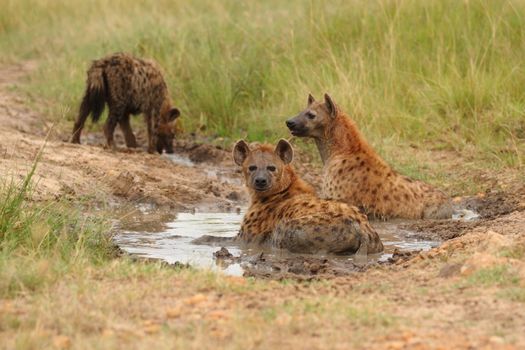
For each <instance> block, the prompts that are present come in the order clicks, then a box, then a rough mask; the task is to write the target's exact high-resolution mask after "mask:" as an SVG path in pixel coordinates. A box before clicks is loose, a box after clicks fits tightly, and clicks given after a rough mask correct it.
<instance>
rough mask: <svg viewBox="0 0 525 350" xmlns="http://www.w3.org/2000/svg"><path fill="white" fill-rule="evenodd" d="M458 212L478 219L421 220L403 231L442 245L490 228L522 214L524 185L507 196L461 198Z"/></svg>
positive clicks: (495, 193)
mask: <svg viewBox="0 0 525 350" xmlns="http://www.w3.org/2000/svg"><path fill="white" fill-rule="evenodd" d="M456 206H457V207H458V208H465V209H469V210H473V211H475V212H476V213H477V214H479V218H478V219H475V220H472V221H462V220H423V221H415V222H412V223H408V224H405V225H403V226H402V227H403V228H404V229H407V230H411V231H415V232H417V237H419V238H421V239H430V240H441V241H446V240H449V239H453V238H456V237H460V236H462V235H464V234H465V233H467V232H469V231H471V230H473V229H475V228H477V227H484V226H487V225H489V224H490V222H491V221H493V220H495V219H497V218H498V217H501V216H504V215H507V214H510V213H512V212H523V211H525V185H523V184H516V185H515V186H514V187H513V188H512V189H511V192H503V191H487V192H486V193H483V194H479V195H477V196H471V197H465V198H461V199H460V200H457V201H456Z"/></svg>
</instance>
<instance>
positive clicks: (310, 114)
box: [306, 112, 315, 119]
mask: <svg viewBox="0 0 525 350" xmlns="http://www.w3.org/2000/svg"><path fill="white" fill-rule="evenodd" d="M306 117H307V118H308V119H314V118H315V114H313V113H312V112H308V113H306Z"/></svg>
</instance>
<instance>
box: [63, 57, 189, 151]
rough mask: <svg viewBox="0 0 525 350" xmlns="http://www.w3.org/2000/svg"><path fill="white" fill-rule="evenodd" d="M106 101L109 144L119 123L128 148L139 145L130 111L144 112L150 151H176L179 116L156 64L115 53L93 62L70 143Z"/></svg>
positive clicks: (95, 115) (98, 115) (94, 118)
mask: <svg viewBox="0 0 525 350" xmlns="http://www.w3.org/2000/svg"><path fill="white" fill-rule="evenodd" d="M106 103H107V105H108V107H109V115H108V119H107V121H106V124H105V125H104V134H105V136H106V140H107V145H108V147H110V148H115V144H114V141H113V133H114V132H115V127H116V126H117V124H119V125H120V128H121V129H122V132H123V133H124V138H125V140H126V146H127V147H137V141H136V140H135V135H133V131H132V130H131V125H130V121H129V118H130V114H133V115H135V114H139V113H143V114H144V117H145V120H146V124H147V128H148V152H149V153H153V152H155V150H157V152H159V153H162V151H163V150H166V152H167V153H173V138H174V135H175V133H174V127H175V126H174V123H173V122H174V120H175V119H176V118H177V117H178V116H179V115H180V112H179V110H178V109H177V108H172V105H171V101H170V97H169V92H168V87H167V85H166V82H165V81H164V78H163V77H162V73H161V71H160V69H159V68H158V66H157V64H156V63H155V62H153V61H149V60H142V59H139V58H136V57H133V56H131V55H129V54H125V53H116V54H113V55H111V56H108V57H104V58H102V59H99V60H96V61H94V62H93V64H92V65H91V67H90V68H89V70H88V72H87V82H86V91H85V93H84V98H83V99H82V104H81V105H80V110H79V113H78V118H77V121H76V122H75V126H74V128H73V136H72V138H71V142H73V143H80V133H81V132H82V128H83V127H84V123H85V121H86V119H87V117H88V116H89V114H90V113H91V116H92V119H93V121H94V122H96V121H97V120H98V119H99V118H100V115H101V114H102V112H103V110H104V106H105V104H106Z"/></svg>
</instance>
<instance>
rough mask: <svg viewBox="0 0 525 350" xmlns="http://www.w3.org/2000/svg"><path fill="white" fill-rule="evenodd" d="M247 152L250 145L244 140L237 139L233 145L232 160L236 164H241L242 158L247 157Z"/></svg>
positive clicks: (248, 152)
mask: <svg viewBox="0 0 525 350" xmlns="http://www.w3.org/2000/svg"><path fill="white" fill-rule="evenodd" d="M248 154H250V147H249V146H248V144H247V143H246V141H244V140H239V141H237V143H236V144H235V146H234V147H233V161H234V162H235V164H237V165H238V166H242V163H244V160H245V159H246V158H247V157H248Z"/></svg>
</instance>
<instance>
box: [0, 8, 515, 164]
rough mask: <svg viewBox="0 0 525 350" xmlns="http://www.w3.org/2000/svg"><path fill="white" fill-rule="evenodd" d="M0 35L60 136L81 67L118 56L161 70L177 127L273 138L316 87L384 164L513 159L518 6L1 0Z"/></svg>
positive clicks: (71, 113)
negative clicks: (424, 150)
mask: <svg viewBox="0 0 525 350" xmlns="http://www.w3.org/2000/svg"><path fill="white" fill-rule="evenodd" d="M0 34H1V35H0V52H2V60H4V61H17V60H21V59H36V60H37V61H38V62H39V63H40V66H39V70H38V72H36V74H34V75H33V76H32V77H31V81H30V84H29V86H28V87H27V90H28V91H29V92H30V93H32V94H34V95H35V96H38V97H44V98H45V99H46V100H48V101H49V102H50V103H49V104H48V106H47V107H46V109H47V113H49V115H50V116H59V115H60V116H62V115H64V113H63V111H64V110H65V111H66V113H65V117H64V118H66V119H67V121H68V128H69V124H70V121H71V120H73V119H74V117H75V113H76V110H77V107H78V103H79V100H80V97H81V94H82V90H83V85H84V80H85V70H86V69H87V67H88V65H89V63H90V60H91V59H94V58H98V57H100V56H103V55H105V54H108V53H111V52H114V51H130V52H133V53H135V54H137V55H140V56H145V57H153V58H155V59H156V60H157V61H159V63H160V64H161V65H162V66H163V68H164V70H165V73H166V76H167V81H168V84H169V85H170V88H171V91H172V95H173V97H174V100H175V103H176V104H177V106H179V107H180V108H181V109H182V111H183V119H182V120H183V123H184V127H185V129H186V130H188V131H192V130H194V129H196V128H197V127H199V126H205V127H206V130H207V132H208V133H210V134H212V135H219V136H222V137H226V138H237V137H248V138H250V139H252V140H264V139H268V140H274V139H275V138H276V137H282V136H286V135H287V131H286V129H285V127H284V123H283V121H284V120H285V118H286V117H287V116H290V115H293V114H295V113H296V112H298V111H299V110H300V109H302V108H303V107H304V105H305V103H306V96H307V93H308V92H312V93H313V94H314V95H316V96H317V97H318V98H320V96H322V95H321V94H322V93H324V92H329V93H331V95H332V96H333V97H334V99H335V100H336V102H337V103H338V104H340V105H341V106H342V108H343V109H344V110H345V111H346V112H348V113H349V114H350V115H351V116H352V117H353V118H355V119H356V120H357V122H358V124H359V126H360V127H361V129H363V131H364V132H365V134H366V135H367V136H368V138H369V139H370V140H371V141H372V143H373V144H374V145H376V147H378V148H379V149H380V151H381V152H382V153H383V154H384V155H385V156H386V157H387V158H388V157H389V155H390V157H391V156H392V154H393V151H392V150H393V149H395V148H397V147H399V146H400V145H401V146H402V147H403V145H408V144H415V145H424V147H432V148H438V149H446V150H455V151H460V152H464V151H469V152H471V153H472V154H473V156H474V157H476V158H479V159H483V160H487V159H490V160H491V162H490V164H493V165H495V166H497V167H501V166H508V167H518V168H519V167H521V166H522V165H523V151H524V142H523V141H524V139H525V92H524V91H525V89H524V86H525V66H524V65H523V57H525V1H486V0H472V1H466V0H465V1H457V0H427V1H419V0H403V1H390V0H374V1H357V0H355V1H346V0H333V1H298V0H296V1H293V0H292V1H287V2H282V1H277V0H270V1H257V2H256V1H250V2H239V1H234V0H226V1H213V0H198V1H191V2H188V1H168V0H159V1H153V0H151V1H148V0H135V1H127V0H115V1H109V0H92V1H80V0H72V1H54V0H3V1H2V11H1V12H0ZM64 123H65V121H64ZM429 144H430V145H429ZM472 150H474V151H472Z"/></svg>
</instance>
